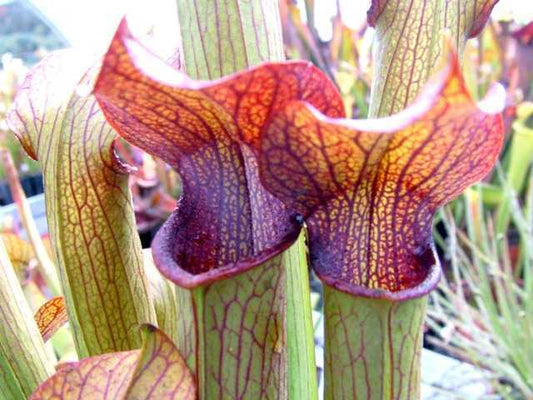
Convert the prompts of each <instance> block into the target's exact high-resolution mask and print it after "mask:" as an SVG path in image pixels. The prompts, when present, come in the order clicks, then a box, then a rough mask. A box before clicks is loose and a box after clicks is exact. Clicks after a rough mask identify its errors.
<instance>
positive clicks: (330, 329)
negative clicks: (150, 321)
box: [324, 285, 426, 400]
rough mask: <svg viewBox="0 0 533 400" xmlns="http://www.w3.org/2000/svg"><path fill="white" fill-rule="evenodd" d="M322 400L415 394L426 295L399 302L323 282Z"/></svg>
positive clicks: (400, 397) (405, 396) (418, 391)
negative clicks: (323, 355) (360, 293)
mask: <svg viewBox="0 0 533 400" xmlns="http://www.w3.org/2000/svg"><path fill="white" fill-rule="evenodd" d="M324 301H325V303H326V307H325V317H326V326H325V328H326V346H327V352H326V360H325V361H326V377H325V379H326V396H325V398H326V399H328V400H329V399H369V398H372V399H374V398H375V399H406V400H408V399H418V398H419V397H420V355H421V352H422V338H423V335H422V325H423V323H424V319H425V316H426V296H424V297H420V298H417V299H413V300H407V301H402V302H392V301H389V300H382V299H371V298H365V297H358V296H353V295H350V294H346V293H343V292H340V291H338V290H336V289H332V288H330V287H328V286H327V285H325V286H324Z"/></svg>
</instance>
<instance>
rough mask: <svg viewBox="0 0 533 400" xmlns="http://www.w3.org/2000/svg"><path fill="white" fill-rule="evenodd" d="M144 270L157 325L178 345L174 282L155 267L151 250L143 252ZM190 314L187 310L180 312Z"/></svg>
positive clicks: (177, 316) (176, 304) (177, 315)
mask: <svg viewBox="0 0 533 400" xmlns="http://www.w3.org/2000/svg"><path fill="white" fill-rule="evenodd" d="M143 258H144V270H145V272H146V277H147V278H148V283H149V285H150V295H151V298H152V301H153V303H154V307H155V314H156V316H157V324H158V325H159V327H160V328H161V330H162V331H163V332H165V333H166V334H167V335H168V337H169V338H171V339H172V341H173V342H174V343H178V340H179V339H178V318H179V316H180V314H178V303H177V300H176V290H175V286H176V285H174V283H173V282H171V281H169V280H168V279H166V278H165V277H163V275H161V273H160V272H159V271H158V269H157V268H156V267H155V265H154V260H153V258H152V252H151V251H150V249H146V250H143ZM180 311H181V313H185V312H188V309H187V308H184V309H182V310H180Z"/></svg>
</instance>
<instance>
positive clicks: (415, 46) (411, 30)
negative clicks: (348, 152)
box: [368, 0, 498, 117]
mask: <svg viewBox="0 0 533 400" xmlns="http://www.w3.org/2000/svg"><path fill="white" fill-rule="evenodd" d="M497 2H498V0H482V1H479V0H454V1H445V0H428V1H418V0H395V1H389V0H373V1H372V7H371V8H370V10H369V11H368V22H369V24H370V25H371V26H373V27H375V28H376V32H375V50H374V52H375V54H374V60H375V67H374V72H373V82H372V91H371V99H370V112H369V115H370V116H373V117H378V116H379V117H382V116H387V115H391V114H394V113H396V112H398V111H401V110H403V109H404V108H405V107H406V106H407V105H408V104H409V103H410V102H411V101H412V100H413V99H414V98H415V97H416V95H417V94H418V93H419V92H420V91H421V89H422V88H423V87H424V85H425V83H426V82H427V80H428V78H429V77H430V76H431V75H432V74H433V73H434V72H435V71H434V68H436V67H437V66H438V65H439V62H440V60H441V58H442V53H443V50H444V47H443V42H444V41H443V40H442V35H443V32H444V31H448V32H449V34H450V36H451V38H452V40H453V43H454V45H455V48H456V49H457V52H458V53H459V54H461V55H462V53H463V49H464V46H465V44H466V40H467V39H468V38H470V37H473V36H476V35H477V34H478V33H479V32H480V31H481V29H483V26H484V25H485V22H486V21H487V19H488V17H489V15H490V12H491V10H492V8H493V7H494V5H495V4H496V3H497Z"/></svg>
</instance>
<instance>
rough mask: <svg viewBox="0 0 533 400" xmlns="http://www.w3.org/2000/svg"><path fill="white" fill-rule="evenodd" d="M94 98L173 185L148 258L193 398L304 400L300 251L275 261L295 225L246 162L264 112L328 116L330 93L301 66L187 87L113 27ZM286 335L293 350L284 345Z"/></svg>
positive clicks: (312, 391)
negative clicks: (170, 291)
mask: <svg viewBox="0 0 533 400" xmlns="http://www.w3.org/2000/svg"><path fill="white" fill-rule="evenodd" d="M94 93H95V95H96V97H97V99H98V101H99V103H100V106H101V107H102V110H104V113H105V115H106V118H107V120H108V121H109V122H110V124H111V125H112V126H113V127H114V128H115V129H116V130H117V132H119V134H120V135H122V136H123V137H124V138H125V139H126V140H128V141H130V142H131V143H132V144H134V145H136V146H138V147H140V148H142V149H144V150H145V151H147V152H149V153H151V154H154V155H156V156H158V157H160V158H161V159H163V160H164V161H166V162H167V163H168V164H169V165H171V166H172V167H173V168H174V169H175V170H176V171H177V172H178V173H179V174H180V176H181V179H182V181H183V196H182V198H181V199H180V200H179V202H178V207H177V209H176V211H175V212H174V213H173V214H172V216H171V217H170V218H169V220H167V222H166V223H165V224H164V226H163V227H162V228H161V230H160V231H159V232H158V234H157V236H156V238H155V240H154V243H153V245H152V250H153V255H154V261H155V264H156V266H157V267H158V268H159V270H160V271H161V272H162V274H163V275H164V276H166V277H167V278H168V279H170V280H171V281H173V282H175V283H176V284H177V285H178V286H180V287H181V288H182V289H179V290H178V291H177V292H178V293H177V297H178V301H179V302H180V310H182V313H181V314H180V315H181V316H180V321H179V324H180V328H179V329H180V330H181V332H186V333H187V335H184V334H183V335H180V339H179V348H180V351H181V352H182V354H183V355H184V356H185V358H186V359H187V360H188V364H189V366H190V367H191V369H192V370H193V371H195V375H196V379H197V384H198V390H199V396H200V398H202V399H203V398H214V397H226V396H227V397H228V398H254V399H255V398H286V397H287V396H288V393H289V392H291V393H294V394H291V396H293V397H292V398H299V396H303V397H307V398H313V397H315V396H316V385H313V386H310V385H309V382H311V383H313V382H314V380H315V379H316V377H315V376H314V371H313V364H312V363H311V361H312V354H309V353H310V352H311V351H312V350H311V345H312V336H311V324H310V316H309V315H305V314H304V315H302V314H303V313H304V312H305V311H306V312H307V313H309V312H310V309H309V299H308V287H307V274H306V273H305V272H306V271H305V265H302V264H301V261H302V259H304V257H303V256H302V254H303V250H304V249H303V248H302V247H295V249H294V250H292V251H293V253H292V255H290V257H288V258H287V255H285V254H284V252H285V251H286V250H287V249H288V248H289V247H290V246H292V245H293V244H294V243H295V242H296V240H297V239H298V237H299V235H300V231H301V220H300V218H299V217H298V215H297V214H296V213H294V212H293V211H291V210H289V209H287V208H286V207H284V206H283V204H282V203H281V202H279V201H278V200H276V199H275V198H274V197H272V196H271V195H270V194H269V193H267V192H266V191H265V190H264V189H263V187H262V186H261V184H260V183H259V179H258V175H257V162H256V158H255V152H256V149H257V146H258V144H259V135H260V132H261V131H262V128H263V126H264V124H265V122H266V120H267V119H268V117H269V115H270V113H272V112H275V111H276V110H279V109H281V108H283V106H284V105H285V104H286V103H287V102H288V101H291V100H298V99H302V100H307V101H309V102H311V103H312V104H314V105H315V107H317V108H319V109H321V110H322V111H323V112H325V113H326V114H328V115H330V116H332V117H334V116H337V115H340V113H341V112H342V102H341V100H340V97H339V96H338V93H337V92H336V91H335V90H334V87H333V85H332V84H331V83H330V82H328V81H327V79H325V76H324V75H323V74H322V73H321V72H320V71H318V70H317V69H316V68H314V67H312V66H311V65H309V64H308V63H302V62H292V63H270V64H264V65H262V66H260V67H256V68H253V69H249V70H247V71H244V72H241V73H238V74H235V75H232V76H229V77H225V78H222V79H219V80H214V81H209V82H207V81H194V80H191V79H190V78H189V77H187V76H186V75H185V74H183V73H181V72H179V71H177V70H175V69H173V68H171V67H170V66H169V65H167V64H166V63H164V62H163V61H162V60H160V59H159V58H157V57H156V56H154V55H153V54H152V53H151V52H150V51H149V50H147V49H146V48H145V47H144V46H143V45H142V44H141V43H140V42H138V41H137V40H136V39H135V38H134V37H133V36H132V35H131V33H130V32H129V30H128V28H127V25H126V23H125V22H123V23H122V24H121V26H120V27H119V29H118V31H117V33H116V35H115V38H114V39H113V41H112V43H111V46H110V48H109V50H108V52H107V54H106V55H105V57H104V60H103V64H102V69H101V72H100V75H99V77H98V80H97V82H96V85H95V89H94ZM287 287H291V288H292V289H291V291H290V292H289V291H288V290H287ZM185 306H189V307H191V309H192V312H190V313H187V312H186V310H187V308H185ZM291 307H292V310H291V315H290V316H289V313H288V309H291ZM302 308H304V309H305V310H302ZM187 319H188V320H187ZM303 332H305V333H303ZM302 333H303V334H302ZM298 334H299V335H300V336H297V335H298ZM289 335H290V336H291V340H293V342H292V343H296V344H297V345H298V346H300V347H291V346H290V345H289V344H288V336H289ZM291 349H292V350H291ZM298 349H302V350H301V352H300V353H297V351H298ZM299 361H301V364H300V365H295V363H297V362H299ZM291 363H292V367H291ZM295 382H296V383H295ZM295 388H299V390H300V392H295ZM303 397H302V398H303Z"/></svg>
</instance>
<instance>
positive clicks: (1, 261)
mask: <svg viewBox="0 0 533 400" xmlns="http://www.w3.org/2000/svg"><path fill="white" fill-rule="evenodd" d="M4 364H5V365H6V366H7V367H8V368H7V369H4ZM0 365H2V370H1V374H0V375H1V377H0V382H2V383H8V384H9V386H8V387H7V388H5V389H4V387H3V386H2V394H4V391H5V393H6V394H7V393H17V392H19V391H22V392H23V393H24V395H25V396H26V397H27V396H29V395H30V394H31V393H32V392H33V391H34V390H35V389H36V388H37V386H38V385H39V384H40V383H41V382H42V381H44V380H45V379H46V378H48V377H49V376H51V375H52V374H53V373H54V367H53V365H52V363H51V361H50V360H49V359H48V358H47V356H46V352H45V349H44V342H43V339H42V338H41V334H40V333H39V329H38V328H37V325H36V323H35V320H34V319H33V316H32V313H31V311H30V308H29V306H28V304H27V303H26V299H25V298H24V293H23V292H22V288H21V287H20V284H19V282H18V280H17V277H16V275H15V272H14V270H13V267H12V265H11V262H10V261H9V258H8V256H7V252H6V249H5V247H4V242H3V241H2V240H1V239H0Z"/></svg>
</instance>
